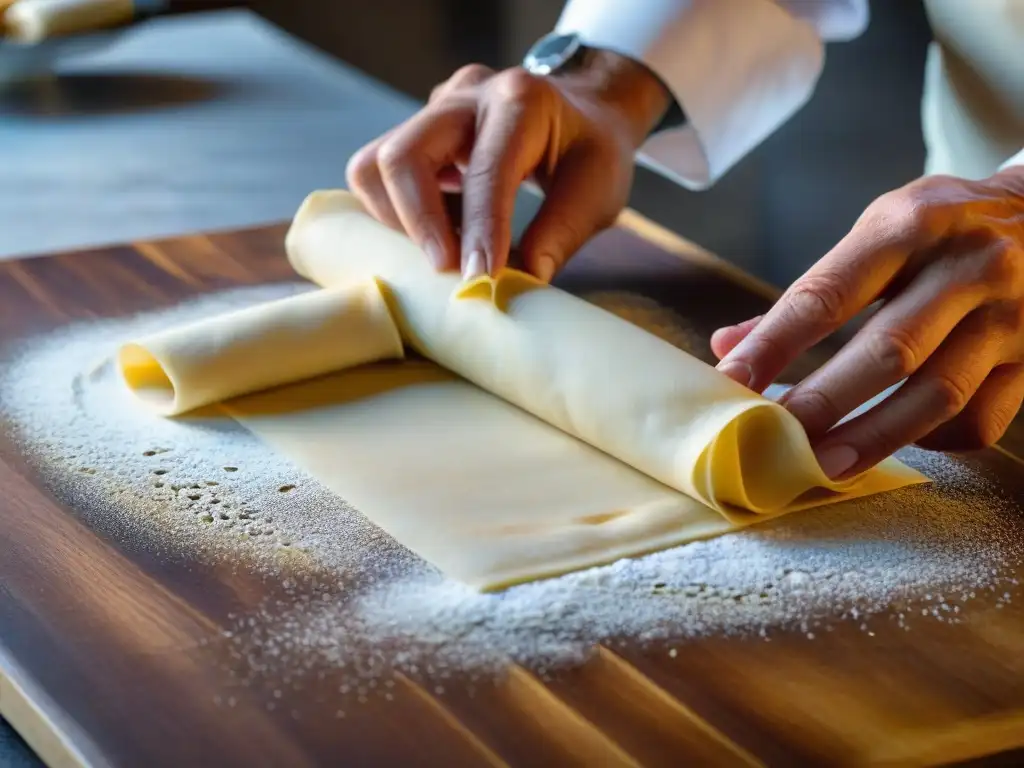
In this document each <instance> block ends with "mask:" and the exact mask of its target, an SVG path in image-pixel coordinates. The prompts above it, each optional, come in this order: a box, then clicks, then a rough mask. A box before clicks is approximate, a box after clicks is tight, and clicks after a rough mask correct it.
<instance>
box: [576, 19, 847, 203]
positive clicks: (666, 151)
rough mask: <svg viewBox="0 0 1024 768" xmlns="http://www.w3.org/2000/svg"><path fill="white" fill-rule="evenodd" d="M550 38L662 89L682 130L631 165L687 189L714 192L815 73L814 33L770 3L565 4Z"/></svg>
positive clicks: (797, 102)
mask: <svg viewBox="0 0 1024 768" xmlns="http://www.w3.org/2000/svg"><path fill="white" fill-rule="evenodd" d="M850 26H855V25H850ZM556 30H557V31H558V32H559V33H562V34H567V33H575V34H577V35H579V36H580V38H581V39H582V40H583V42H584V43H585V44H587V45H590V46H593V47H598V48H605V49H608V50H612V51H615V52H617V53H621V54H623V55H625V56H629V57H630V58H632V59H635V60H637V61H640V62H643V63H644V64H645V65H646V66H648V67H650V69H651V70H652V71H653V72H655V73H656V74H657V75H658V76H659V77H660V78H661V79H662V81H663V82H664V83H665V85H666V86H667V87H668V89H669V90H670V91H671V92H672V94H673V96H674V97H675V98H676V100H677V101H678V102H679V104H680V105H681V106H682V108H683V112H685V113H686V117H687V121H688V122H687V125H686V126H685V127H682V128H680V129H676V130H668V131H663V132H661V133H659V134H656V135H654V136H652V137H651V138H650V139H649V140H648V141H647V143H646V144H644V146H643V147H641V150H640V156H639V160H640V162H641V163H642V164H644V165H647V166H650V167H652V168H654V169H655V170H657V171H660V172H661V173H663V174H665V175H666V176H668V177H670V178H672V179H674V180H675V181H677V182H678V183H681V184H683V185H684V186H686V187H689V188H690V189H704V188H706V187H708V186H710V185H711V184H713V183H714V182H715V181H717V180H718V179H719V178H721V176H722V175H723V174H724V173H725V172H726V171H728V170H729V168H731V167H732V166H733V165H734V164H735V163H737V162H738V161H739V160H740V159H741V158H742V157H743V156H744V155H746V154H747V153H748V152H750V151H751V150H752V149H753V148H754V147H756V146H757V145H758V144H760V143H761V142H762V141H763V140H764V139H765V138H767V137H768V136H769V135H770V134H771V133H772V132H773V131H775V129H776V128H778V127H779V126H780V125H781V124H782V123H784V122H785V121H786V120H787V119H788V118H789V117H790V116H791V115H792V114H793V113H794V112H796V111H797V110H798V109H799V108H800V107H801V106H803V104H804V103H805V102H806V101H807V99H808V98H809V97H810V95H811V93H812V92H813V90H814V86H815V84H816V82H817V80H818V76H819V74H820V73H821V68H822V66H823V63H824V44H823V43H822V40H821V37H819V34H818V32H817V31H816V29H815V26H814V25H813V24H812V23H811V22H810V21H806V20H803V19H801V18H798V17H797V16H795V15H793V14H791V13H789V12H788V11H787V10H785V9H784V8H783V7H781V6H780V5H779V4H777V3H776V2H772V0H570V2H569V3H568V5H567V6H566V7H565V10H564V11H563V13H562V17H561V19H560V20H559V22H558V25H557V27H556Z"/></svg>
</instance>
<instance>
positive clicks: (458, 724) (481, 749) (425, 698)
mask: <svg viewBox="0 0 1024 768" xmlns="http://www.w3.org/2000/svg"><path fill="white" fill-rule="evenodd" d="M395 680H397V681H398V682H399V683H400V684H402V685H404V686H405V687H406V688H407V689H408V690H409V691H410V692H411V693H412V694H413V695H414V696H416V697H417V698H418V699H419V700H420V701H422V702H423V703H424V704H426V705H427V706H428V707H429V708H430V709H431V710H432V711H433V712H434V713H435V714H437V716H438V717H440V718H441V720H443V721H444V722H445V724H446V725H448V726H449V727H450V728H451V729H452V730H453V731H455V732H456V733H458V734H459V736H461V737H462V738H463V739H464V740H465V741H466V743H468V744H469V745H470V747H472V748H473V750H474V751H475V752H477V753H478V754H479V755H480V756H481V757H482V758H483V759H484V760H485V761H486V762H487V764H488V765H491V766H494V768H509V765H508V763H506V762H505V761H504V760H502V759H501V758H500V757H499V756H498V755H497V754H495V753H494V751H493V750H492V749H491V748H490V747H489V746H487V744H486V743H485V742H484V740H483V739H481V738H480V737H479V736H477V735H476V734H475V733H473V731H471V730H470V729H469V728H467V727H466V725H465V724H464V723H463V722H462V721H461V720H459V719H458V718H457V717H456V716H455V715H454V714H452V712H451V711H450V710H449V709H448V708H447V707H446V706H445V705H444V704H442V703H441V702H440V701H439V700H438V699H437V698H436V697H434V696H431V695H430V694H429V693H428V692H427V691H426V690H425V689H424V688H423V687H422V686H420V685H418V684H417V683H416V682H414V681H413V680H411V679H410V678H408V677H406V676H405V675H403V674H402V673H401V672H395Z"/></svg>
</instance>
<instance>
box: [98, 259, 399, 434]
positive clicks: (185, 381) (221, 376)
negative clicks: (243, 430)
mask: <svg viewBox="0 0 1024 768" xmlns="http://www.w3.org/2000/svg"><path fill="white" fill-rule="evenodd" d="M403 355H404V348H403V346H402V339H401V337H400V336H399V334H398V329H397V328H396V326H395V324H394V322H393V321H392V319H391V314H390V312H389V310H388V307H387V304H386V303H385V301H384V298H383V295H382V294H381V289H380V286H379V285H378V283H377V282H376V281H375V280H373V279H370V280H367V281H364V282H362V283H357V284H354V285H348V286H342V287H338V288H332V289H328V290H320V291H310V292H308V293H304V294H301V295H298V296H291V297H288V298H286V299H280V300H278V301H273V302H269V303H267V304H261V305H258V306H254V307H249V308H247V309H243V310H239V311H237V312H230V313H228V314H224V315H220V316H218V317H212V318H207V319H203V320H200V321H198V322H195V323H190V324H189V325H184V326H179V327H176V328H171V329H168V330H166V331H163V332H161V333H158V334H155V335H153V336H150V337H148V338H144V339H139V340H137V341H132V342H129V343H127V344H125V345H124V346H122V347H121V349H120V351H119V352H118V366H119V368H120V370H121V374H122V376H123V377H124V380H125V383H127V385H128V387H129V389H131V390H132V392H133V393H134V394H135V395H136V396H137V397H139V398H140V399H142V400H144V401H145V402H146V403H148V404H149V405H150V406H152V408H153V409H154V410H156V411H157V412H158V413H160V414H163V415H165V416H176V415H178V414H182V413H186V412H188V411H191V410H194V409H196V408H200V407H202V406H204V405H210V404H212V403H218V402H221V401H222V400H227V399H229V398H232V397H235V396H237V395H243V394H247V393H249V392H258V391H260V390H263V389H268V388H270V387H275V386H278V385H280V384H291V383H293V382H296V381H302V380H304V379H309V378H312V377H314V376H319V375H321V374H325V373H331V372H333V371H339V370H343V369H345V368H350V367H353V366H357V365H362V364H363V363H369V362H373V361H377V360H385V359H389V358H401V357H402V356H403Z"/></svg>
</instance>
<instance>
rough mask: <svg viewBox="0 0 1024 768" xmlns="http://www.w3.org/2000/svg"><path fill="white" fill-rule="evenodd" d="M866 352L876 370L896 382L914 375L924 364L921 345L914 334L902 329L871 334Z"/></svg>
mask: <svg viewBox="0 0 1024 768" xmlns="http://www.w3.org/2000/svg"><path fill="white" fill-rule="evenodd" d="M865 351H866V352H867V355H868V358H869V360H870V362H871V364H872V365H873V366H874V367H875V368H876V370H878V371H882V372H884V373H885V374H886V375H887V377H888V378H889V379H890V380H892V381H894V382H895V381H899V380H902V379H904V378H906V377H907V376H909V375H910V374H912V373H913V372H914V371H916V370H917V369H918V368H919V367H920V365H921V362H922V360H921V358H922V355H921V345H920V343H919V342H918V341H917V339H916V338H915V337H914V335H913V334H912V333H910V332H908V331H905V330H902V329H900V328H889V329H886V330H884V331H880V332H877V333H874V334H871V335H870V336H868V338H867V343H866V345H865Z"/></svg>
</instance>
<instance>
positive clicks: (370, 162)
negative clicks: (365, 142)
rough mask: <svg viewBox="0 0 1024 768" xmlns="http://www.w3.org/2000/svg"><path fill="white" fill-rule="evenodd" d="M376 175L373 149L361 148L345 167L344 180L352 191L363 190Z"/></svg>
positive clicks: (375, 157) (375, 160) (375, 155)
mask: <svg viewBox="0 0 1024 768" xmlns="http://www.w3.org/2000/svg"><path fill="white" fill-rule="evenodd" d="M376 175H377V153H376V151H375V148H374V147H363V148H362V149H360V150H359V151H358V152H356V153H355V154H354V155H353V156H352V157H351V158H350V159H349V161H348V164H347V165H346V166H345V179H346V181H347V182H348V185H349V187H351V188H352V189H364V188H366V187H368V186H369V185H370V184H372V183H373V182H374V180H375V178H376Z"/></svg>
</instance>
